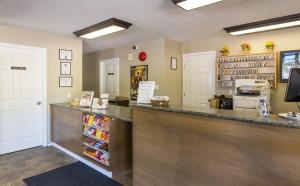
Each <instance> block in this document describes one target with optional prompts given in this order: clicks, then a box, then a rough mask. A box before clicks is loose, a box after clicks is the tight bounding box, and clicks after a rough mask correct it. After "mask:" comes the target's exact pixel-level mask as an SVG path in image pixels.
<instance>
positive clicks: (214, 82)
mask: <svg viewBox="0 0 300 186" xmlns="http://www.w3.org/2000/svg"><path fill="white" fill-rule="evenodd" d="M205 54H212V55H214V56H215V59H216V58H217V52H216V51H205V52H195V53H187V54H183V55H182V69H183V70H182V105H184V97H185V95H184V93H185V86H184V84H185V79H186V78H185V71H186V68H185V64H186V63H187V62H186V60H185V59H186V57H189V56H197V55H205ZM211 67H212V69H213V71H212V73H213V74H212V75H213V79H212V87H213V88H212V96H214V95H215V94H216V60H214V61H213V62H212V64H211Z"/></svg>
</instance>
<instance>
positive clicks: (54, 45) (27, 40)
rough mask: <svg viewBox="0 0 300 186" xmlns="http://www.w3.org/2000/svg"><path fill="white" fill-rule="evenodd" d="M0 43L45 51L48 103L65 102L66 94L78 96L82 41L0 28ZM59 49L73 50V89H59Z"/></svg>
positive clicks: (24, 30) (55, 35)
mask: <svg viewBox="0 0 300 186" xmlns="http://www.w3.org/2000/svg"><path fill="white" fill-rule="evenodd" d="M0 42H2V43H9V44H16V45H26V46H33V47H41V48H46V49H47V73H48V74H47V78H48V83H47V89H48V103H54V102H64V101H67V100H68V99H67V94H68V93H71V94H72V95H73V96H76V95H80V94H81V91H82V41H81V40H80V39H77V38H71V37H66V36H61V35H57V34H50V33H45V32H38V31H32V30H28V29H23V28H16V27H8V26H0ZM59 49H69V50H73V61H72V77H73V87H71V88H59V83H58V77H59V75H60V61H59V58H58V51H59Z"/></svg>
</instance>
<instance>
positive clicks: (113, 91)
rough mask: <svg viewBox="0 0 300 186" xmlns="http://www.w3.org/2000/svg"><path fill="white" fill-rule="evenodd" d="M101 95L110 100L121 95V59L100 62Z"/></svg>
mask: <svg viewBox="0 0 300 186" xmlns="http://www.w3.org/2000/svg"><path fill="white" fill-rule="evenodd" d="M100 93H101V94H105V93H108V94H109V98H110V99H114V98H115V97H116V96H118V95H119V58H115V59H109V60H104V61H100Z"/></svg>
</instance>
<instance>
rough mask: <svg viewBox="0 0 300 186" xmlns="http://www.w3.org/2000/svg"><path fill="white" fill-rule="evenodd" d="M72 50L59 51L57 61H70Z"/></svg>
mask: <svg viewBox="0 0 300 186" xmlns="http://www.w3.org/2000/svg"><path fill="white" fill-rule="evenodd" d="M72 55H73V54H72V50H66V49H59V60H68V61H72Z"/></svg>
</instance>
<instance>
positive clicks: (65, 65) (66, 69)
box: [60, 62, 71, 75]
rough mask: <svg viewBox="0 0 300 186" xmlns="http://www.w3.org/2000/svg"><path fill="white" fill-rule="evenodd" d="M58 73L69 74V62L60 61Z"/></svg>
mask: <svg viewBox="0 0 300 186" xmlns="http://www.w3.org/2000/svg"><path fill="white" fill-rule="evenodd" d="M60 75H71V62H60Z"/></svg>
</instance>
